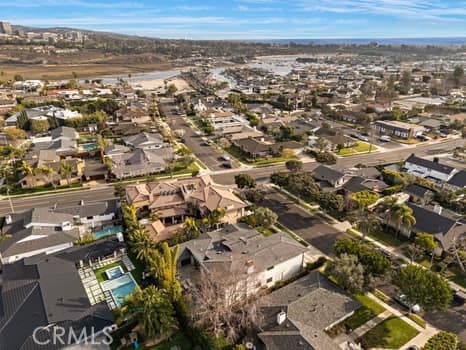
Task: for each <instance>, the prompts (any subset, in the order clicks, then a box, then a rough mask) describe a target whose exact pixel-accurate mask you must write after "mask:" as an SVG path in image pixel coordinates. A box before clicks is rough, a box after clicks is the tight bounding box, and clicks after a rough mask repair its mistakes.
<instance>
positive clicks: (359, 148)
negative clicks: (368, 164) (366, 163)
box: [335, 141, 377, 156]
mask: <svg viewBox="0 0 466 350" xmlns="http://www.w3.org/2000/svg"><path fill="white" fill-rule="evenodd" d="M369 150H370V151H371V152H375V151H377V147H376V146H375V145H372V147H371V145H370V144H369V143H367V142H362V141H357V142H356V146H354V147H348V148H342V149H341V150H339V151H338V152H335V153H336V154H338V155H339V156H349V155H352V154H358V153H367V152H369Z"/></svg>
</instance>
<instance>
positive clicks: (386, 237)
mask: <svg viewBox="0 0 466 350" xmlns="http://www.w3.org/2000/svg"><path fill="white" fill-rule="evenodd" d="M387 230H390V229H387V228H386V227H382V228H381V229H379V230H377V231H372V232H371V233H369V234H368V236H369V237H370V238H372V239H375V240H376V241H379V242H380V243H383V244H385V245H388V246H391V247H399V246H400V245H402V244H403V243H404V241H403V240H402V239H400V238H397V237H396V233H394V232H393V231H392V230H390V231H389V232H387Z"/></svg>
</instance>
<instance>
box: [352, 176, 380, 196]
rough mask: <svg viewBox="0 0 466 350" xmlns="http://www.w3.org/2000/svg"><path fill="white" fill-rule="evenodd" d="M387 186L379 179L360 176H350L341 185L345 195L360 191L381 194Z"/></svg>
mask: <svg viewBox="0 0 466 350" xmlns="http://www.w3.org/2000/svg"><path fill="white" fill-rule="evenodd" d="M387 187H388V185H387V184H386V183H385V182H383V181H382V180H379V179H372V178H366V177H362V176H352V177H351V178H350V179H349V180H348V181H347V182H345V183H344V184H343V189H344V190H345V192H346V193H350V194H351V193H357V192H362V191H372V192H375V193H382V192H383V190H384V189H385V188H387Z"/></svg>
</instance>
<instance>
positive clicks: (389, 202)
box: [377, 197, 397, 225]
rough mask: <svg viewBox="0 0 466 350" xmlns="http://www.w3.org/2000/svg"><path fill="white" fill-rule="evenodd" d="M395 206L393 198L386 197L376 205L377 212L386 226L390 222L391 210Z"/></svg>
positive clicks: (395, 201)
mask: <svg viewBox="0 0 466 350" xmlns="http://www.w3.org/2000/svg"><path fill="white" fill-rule="evenodd" d="M396 205H397V199H396V198H395V197H386V198H384V200H383V201H381V202H380V203H379V204H378V205H377V211H378V212H379V213H381V214H382V217H383V218H384V220H385V223H386V224H387V225H388V224H390V221H391V220H392V216H393V215H392V214H393V208H394V207H395V206H396Z"/></svg>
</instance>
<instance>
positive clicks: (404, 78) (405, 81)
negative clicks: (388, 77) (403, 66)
mask: <svg viewBox="0 0 466 350" xmlns="http://www.w3.org/2000/svg"><path fill="white" fill-rule="evenodd" d="M399 89H400V93H401V94H403V95H406V94H408V93H409V90H410V89H411V72H410V71H407V70H406V71H404V72H403V73H402V75H401V79H400V87H399Z"/></svg>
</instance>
